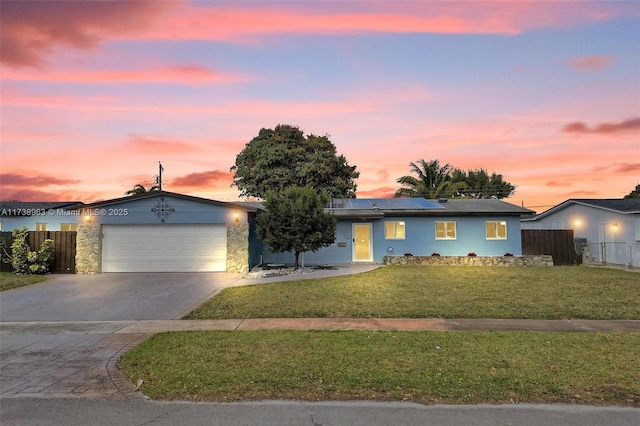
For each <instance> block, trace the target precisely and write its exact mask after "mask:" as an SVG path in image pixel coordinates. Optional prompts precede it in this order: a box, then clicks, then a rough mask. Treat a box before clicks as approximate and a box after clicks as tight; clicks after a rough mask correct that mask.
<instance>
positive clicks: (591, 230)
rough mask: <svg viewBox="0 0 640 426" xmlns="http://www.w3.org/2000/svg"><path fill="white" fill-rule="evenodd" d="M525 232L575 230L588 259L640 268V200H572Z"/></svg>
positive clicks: (525, 223) (528, 224)
mask: <svg viewBox="0 0 640 426" xmlns="http://www.w3.org/2000/svg"><path fill="white" fill-rule="evenodd" d="M522 229H573V232H574V236H575V238H576V239H580V240H577V241H578V242H579V243H581V244H586V245H584V250H585V256H586V257H587V260H590V261H595V262H603V263H613V264H620V265H632V266H636V267H640V199H637V198H636V199H634V198H623V199H569V200H567V201H565V202H563V203H560V204H558V205H557V206H555V207H552V208H550V209H549V210H547V211H545V212H543V213H540V214H539V215H537V216H534V217H532V218H526V219H522Z"/></svg>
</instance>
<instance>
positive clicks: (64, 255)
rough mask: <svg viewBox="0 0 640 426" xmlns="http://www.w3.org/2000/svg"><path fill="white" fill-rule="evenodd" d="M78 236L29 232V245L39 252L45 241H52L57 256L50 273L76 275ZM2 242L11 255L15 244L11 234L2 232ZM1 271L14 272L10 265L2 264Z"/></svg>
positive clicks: (55, 232) (65, 232)
mask: <svg viewBox="0 0 640 426" xmlns="http://www.w3.org/2000/svg"><path fill="white" fill-rule="evenodd" d="M76 235H77V232H76V231H29V235H28V236H27V244H29V247H30V249H31V250H32V251H38V250H40V247H41V246H42V242H43V241H44V240H46V239H52V240H53V241H54V243H55V244H54V247H55V249H54V250H55V251H54V253H55V255H54V258H53V264H52V265H51V269H50V272H51V273H52V274H75V273H76ZM0 240H2V241H4V242H5V247H6V250H7V252H8V253H9V254H10V253H11V243H13V237H12V236H11V232H0ZM3 258H4V256H3ZM0 271H2V272H11V271H13V267H12V266H11V264H10V263H8V264H6V263H1V264H0Z"/></svg>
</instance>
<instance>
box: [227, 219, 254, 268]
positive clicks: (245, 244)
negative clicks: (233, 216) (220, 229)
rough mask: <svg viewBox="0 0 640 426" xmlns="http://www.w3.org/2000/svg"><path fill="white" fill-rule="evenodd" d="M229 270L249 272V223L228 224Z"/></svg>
mask: <svg viewBox="0 0 640 426" xmlns="http://www.w3.org/2000/svg"><path fill="white" fill-rule="evenodd" d="M227 272H228V273H231V274H238V273H239V274H246V273H247V272H249V224H248V223H230V224H228V225H227Z"/></svg>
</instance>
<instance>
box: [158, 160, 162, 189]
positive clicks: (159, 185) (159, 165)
mask: <svg viewBox="0 0 640 426" xmlns="http://www.w3.org/2000/svg"><path fill="white" fill-rule="evenodd" d="M162 172H164V167H162V163H161V162H160V161H158V182H157V183H158V189H159V190H160V191H162Z"/></svg>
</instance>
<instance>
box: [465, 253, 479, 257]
mask: <svg viewBox="0 0 640 426" xmlns="http://www.w3.org/2000/svg"><path fill="white" fill-rule="evenodd" d="M467 256H469V257H476V256H477V254H475V253H474V252H471V253H469V254H467Z"/></svg>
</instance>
